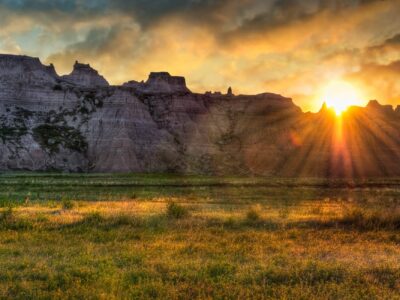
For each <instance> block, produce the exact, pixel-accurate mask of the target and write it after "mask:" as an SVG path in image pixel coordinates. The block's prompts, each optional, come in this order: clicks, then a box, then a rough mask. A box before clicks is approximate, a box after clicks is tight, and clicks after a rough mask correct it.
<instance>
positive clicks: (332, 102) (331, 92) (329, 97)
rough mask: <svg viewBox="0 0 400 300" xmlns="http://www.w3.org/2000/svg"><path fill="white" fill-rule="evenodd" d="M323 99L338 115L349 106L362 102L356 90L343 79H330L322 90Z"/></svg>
mask: <svg viewBox="0 0 400 300" xmlns="http://www.w3.org/2000/svg"><path fill="white" fill-rule="evenodd" d="M322 97H323V101H325V102H326V105H327V106H328V107H329V108H333V109H334V110H335V113H336V115H338V116H340V115H341V114H342V113H343V112H344V111H346V110H347V108H348V107H349V106H352V105H360V104H362V99H361V97H360V93H359V92H358V90H357V89H356V88H355V87H354V86H352V85H351V84H350V83H348V82H345V81H341V80H338V81H332V82H330V83H329V84H328V85H327V86H326V87H325V88H324V90H323V94H322Z"/></svg>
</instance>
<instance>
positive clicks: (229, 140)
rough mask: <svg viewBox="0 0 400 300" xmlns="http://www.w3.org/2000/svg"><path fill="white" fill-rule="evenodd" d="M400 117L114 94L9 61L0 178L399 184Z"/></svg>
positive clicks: (180, 82) (160, 82)
mask: <svg viewBox="0 0 400 300" xmlns="http://www.w3.org/2000/svg"><path fill="white" fill-rule="evenodd" d="M399 125H400V109H399V107H397V108H396V109H395V110H394V109H393V108H392V107H391V106H382V105H380V104H379V103H378V102H377V101H370V103H369V104H368V106H367V107H365V108H361V107H351V108H350V109H349V110H348V112H346V113H345V115H343V117H342V118H340V119H339V118H336V117H335V116H334V114H333V113H332V112H331V111H330V110H329V109H328V108H326V107H323V108H322V109H321V111H320V112H319V113H303V112H302V111H301V109H300V108H299V107H297V106H296V105H295V104H294V103H293V102H292V100H291V99H289V98H285V97H282V96H280V95H276V94H272V93H264V94H259V95H234V94H233V93H232V90H231V89H229V93H227V94H221V93H210V92H208V93H206V94H198V93H193V92H191V91H190V90H189V89H188V88H187V86H186V82H185V78H183V77H178V76H171V75H170V74H169V73H167V72H160V73H151V74H150V76H149V78H148V79H147V81H145V82H144V81H142V82H138V81H129V82H127V83H125V84H123V85H122V86H112V85H109V84H108V82H107V81H106V79H105V78H104V77H102V76H101V75H100V74H99V73H98V72H97V71H96V70H94V69H93V68H91V67H90V65H85V64H80V63H78V62H77V63H76V64H75V66H74V69H73V71H72V73H71V74H70V75H65V76H59V75H57V73H56V71H55V69H54V67H53V66H52V65H50V66H45V65H43V64H42V63H41V62H40V60H39V59H37V58H31V57H27V56H14V55H0V170H3V171H7V170H32V171H48V170H58V171H68V172H174V173H189V174H218V175H226V174H230V175H264V176H272V175H274V176H323V177H353V176H354V177H369V176H397V175H400V126H399Z"/></svg>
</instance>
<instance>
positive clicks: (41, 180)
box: [0, 173, 400, 299]
mask: <svg viewBox="0 0 400 300" xmlns="http://www.w3.org/2000/svg"><path fill="white" fill-rule="evenodd" d="M0 184H1V186H0V204H1V208H0V298H12V299H30V298H35V299H37V298H57V299H60V298H69V299H70V298H80V299H82V298H84V299H97V298H100V299H113V298H118V299H120V298H127V299H152V298H159V299H212V298H213V299H276V298H278V299H400V294H399V290H400V234H399V230H400V197H399V196H400V180H399V179H390V180H389V179H384V180H379V179H376V180H368V181H365V180H364V181H351V182H348V181H332V180H331V181H323V180H317V179H302V180H294V179H276V178H264V179H260V178H247V179H246V178H213V177H193V176H186V177H181V176H162V175H62V174H22V173H16V174H8V175H0Z"/></svg>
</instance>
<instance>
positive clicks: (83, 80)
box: [62, 62, 108, 88]
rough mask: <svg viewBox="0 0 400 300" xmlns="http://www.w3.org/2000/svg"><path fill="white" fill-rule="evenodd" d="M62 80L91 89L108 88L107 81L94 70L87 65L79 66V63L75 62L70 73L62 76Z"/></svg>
mask: <svg viewBox="0 0 400 300" xmlns="http://www.w3.org/2000/svg"><path fill="white" fill-rule="evenodd" d="M62 79H63V80H65V81H67V82H69V83H72V84H75V85H79V86H85V87H91V88H95V87H100V86H108V82H107V80H105V79H104V77H103V76H101V75H99V72H97V71H96V70H94V69H93V68H92V67H91V66H90V65H89V64H81V63H79V62H75V65H74V69H73V70H72V73H71V74H69V75H65V76H62Z"/></svg>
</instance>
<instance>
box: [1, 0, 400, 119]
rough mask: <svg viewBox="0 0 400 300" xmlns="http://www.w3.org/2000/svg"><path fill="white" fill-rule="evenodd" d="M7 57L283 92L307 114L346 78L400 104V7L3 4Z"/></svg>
mask: <svg viewBox="0 0 400 300" xmlns="http://www.w3.org/2000/svg"><path fill="white" fill-rule="evenodd" d="M0 26H1V30H0V52H1V53H12V54H26V55H30V56H37V57H40V59H41V60H42V61H43V62H45V63H50V62H51V63H54V65H55V67H56V70H57V72H58V73H59V74H65V73H69V72H70V71H71V69H72V66H73V63H74V62H75V60H79V61H80V62H85V63H90V64H91V65H92V66H93V67H94V68H96V69H97V70H99V72H100V73H101V74H102V75H104V76H105V77H106V78H107V79H108V81H109V82H110V83H112V84H121V83H123V82H125V81H128V80H142V79H146V78H147V75H148V73H149V72H150V71H169V72H170V73H171V74H174V75H183V76H185V77H186V80H187V83H188V86H189V88H190V89H191V90H192V91H195V92H204V91H207V90H221V91H224V92H225V91H226V89H227V88H228V86H232V87H233V91H234V93H236V94H239V93H248V94H254V93H260V92H266V91H268V92H275V93H279V94H282V95H285V96H289V97H292V98H293V99H294V101H295V103H296V104H298V105H299V106H301V107H302V109H303V110H304V111H308V110H312V111H316V110H318V109H319V108H320V106H321V105H322V101H323V99H321V98H322V97H321V95H322V94H323V93H322V90H323V89H324V88H325V87H326V86H327V85H329V83H330V82H331V81H335V80H344V81H346V82H349V83H351V84H352V85H353V86H355V87H356V88H357V90H358V91H360V93H362V97H363V99H365V101H368V100H369V99H378V100H379V101H380V102H381V103H387V104H394V105H397V104H400V0H309V1H308V0H303V1H301V0H240V1H239V0H219V1H217V0H214V1H213V0H186V1H185V0H171V1H166V0H151V1H148V0H136V1H134V0H131V1H126V0H116V1H111V0H88V1H84V0H70V1H68V0H37V1H33V0H0Z"/></svg>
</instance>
